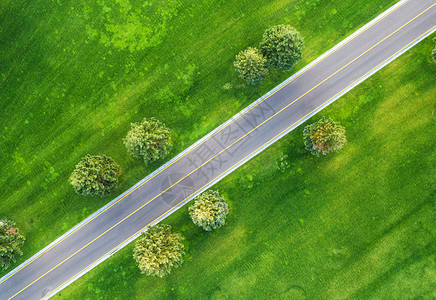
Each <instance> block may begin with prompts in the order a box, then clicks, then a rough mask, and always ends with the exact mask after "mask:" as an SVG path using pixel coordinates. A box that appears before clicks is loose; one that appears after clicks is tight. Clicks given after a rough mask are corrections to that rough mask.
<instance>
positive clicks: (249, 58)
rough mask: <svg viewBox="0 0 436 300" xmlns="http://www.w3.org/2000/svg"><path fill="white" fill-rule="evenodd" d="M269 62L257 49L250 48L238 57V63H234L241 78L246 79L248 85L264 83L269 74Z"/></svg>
mask: <svg viewBox="0 0 436 300" xmlns="http://www.w3.org/2000/svg"><path fill="white" fill-rule="evenodd" d="M266 63H267V60H266V58H265V57H264V56H263V55H262V53H260V52H259V50H258V49H257V48H248V49H246V50H244V51H241V52H239V54H238V55H236V61H235V62H234V63H233V65H234V66H235V69H236V71H238V72H239V77H241V78H242V79H244V80H245V81H246V82H247V83H248V84H253V85H254V84H256V83H262V80H263V79H265V76H266V75H267V74H268V69H267V68H266Z"/></svg>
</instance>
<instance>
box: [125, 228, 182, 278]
mask: <svg viewBox="0 0 436 300" xmlns="http://www.w3.org/2000/svg"><path fill="white" fill-rule="evenodd" d="M182 240H183V237H182V236H181V235H180V234H178V233H172V232H171V226H170V225H164V224H162V225H161V224H159V225H156V226H153V227H149V228H148V230H147V231H146V232H144V233H143V234H142V236H141V237H140V238H139V239H138V241H137V242H136V245H135V248H134V249H133V258H134V259H135V260H136V262H137V263H138V267H139V269H140V270H141V273H143V274H144V273H145V274H147V275H151V276H159V277H164V276H165V275H168V274H170V273H171V270H172V268H176V267H178V266H180V265H181V264H182V263H183V257H182V256H183V254H184V251H183V249H184V245H183V243H182Z"/></svg>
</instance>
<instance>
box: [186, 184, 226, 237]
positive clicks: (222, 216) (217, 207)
mask: <svg viewBox="0 0 436 300" xmlns="http://www.w3.org/2000/svg"><path fill="white" fill-rule="evenodd" d="M228 213H229V206H228V205H227V203H226V201H225V199H224V198H223V197H222V196H220V194H219V192H218V191H212V190H209V191H206V192H204V193H202V194H201V195H199V196H197V197H196V198H195V202H194V204H193V205H191V206H190V207H189V215H190V216H191V219H192V222H194V224H195V225H197V226H200V227H202V228H203V229H204V230H206V231H211V230H213V229H216V228H218V227H221V226H222V225H224V224H225V223H226V217H227V214H228Z"/></svg>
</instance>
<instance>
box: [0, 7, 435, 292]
mask: <svg viewBox="0 0 436 300" xmlns="http://www.w3.org/2000/svg"><path fill="white" fill-rule="evenodd" d="M435 28H436V0H408V1H400V2H399V3H397V4H396V5H395V6H393V7H392V8H390V9H389V10H387V11H386V12H384V13H383V14H382V15H380V16H378V17H377V18H376V19H374V20H373V21H371V22H370V23H368V24H367V25H365V26H364V27H363V28H361V29H359V30H358V31H357V32H355V33H354V34H353V35H351V36H350V37H348V38H347V39H345V40H344V41H343V42H341V43H340V44H338V45H337V46H335V47H334V48H332V49H331V50H330V51H328V52H327V53H325V54H324V55H322V56H321V57H320V58H318V59H317V60H315V61H314V62H312V63H311V64H309V65H308V66H307V67H305V68H304V69H302V70H301V71H299V72H298V73H297V74H295V75H293V76H292V77H290V78H289V79H288V80H286V81H285V82H283V83H282V84H280V85H279V86H277V87H276V88H275V89H273V90H272V91H270V92H269V93H267V94H266V95H264V96H263V97H261V98H260V99H258V100H257V101H256V102H254V103H253V104H252V105H250V106H249V107H247V108H246V109H244V110H243V111H241V112H240V113H238V114H237V115H235V116H234V117H233V118H231V119H230V120H228V121H227V122H226V123H224V124H222V125H221V126H219V127H218V128H217V129H215V130H214V131H212V132H211V133H209V134H208V135H207V136H205V137H204V138H202V139H201V140H199V141H198V142H197V143H195V144H194V145H193V146H191V147H190V148H188V149H186V150H185V151H184V152H182V153H181V154H179V155H178V156H177V157H175V158H174V159H172V160H171V161H169V162H168V163H166V164H165V165H163V166H162V167H161V168H159V169H158V170H156V171H155V172H154V173H152V174H150V175H149V176H147V177H146V178H144V179H143V180H142V181H140V182H139V183H137V184H136V185H135V186H133V187H132V188H131V189H129V190H128V191H126V192H125V193H123V194H122V195H120V196H119V197H118V198H116V199H114V200H113V201H112V202H110V203H109V204H108V205H106V206H105V207H103V208H102V209H100V210H99V211H98V212H96V213H95V214H93V215H91V216H90V217H88V218H87V219H85V220H84V221H83V222H82V223H80V224H78V225H77V226H76V227H74V228H73V229H72V230H70V231H69V232H67V233H66V234H65V235H63V236H62V237H60V238H59V239H57V240H56V241H54V242H53V243H52V244H50V245H49V246H47V247H46V248H45V249H43V250H42V251H41V252H39V253H37V254H35V256H34V257H32V258H31V259H29V260H28V261H27V262H25V263H23V264H22V265H21V266H19V267H17V268H16V269H14V270H12V271H11V272H10V273H9V274H7V275H6V276H4V277H3V278H1V279H0V300H3V299H26V300H28V299H41V298H49V297H50V296H53V295H54V294H55V293H56V292H58V291H60V290H61V289H62V288H64V287H65V286H66V285H68V284H70V283H71V282H73V281H74V280H76V279H77V278H79V277H80V276H81V275H83V274H84V273H86V272H87V271H89V270H90V269H92V268H93V267H95V266H96V265H97V264H99V263H100V262H102V261H104V260H105V259H106V258H107V257H109V256H110V255H112V254H113V253H114V252H116V251H117V250H119V249H120V248H122V247H123V246H125V245H126V244H128V243H129V242H130V241H132V240H133V239H134V238H136V237H137V236H138V235H139V234H140V233H141V231H144V230H145V229H146V228H147V227H148V226H150V225H152V224H155V223H157V222H159V221H160V220H162V219H163V218H165V217H166V216H167V215H169V214H171V213H172V212H174V211H175V210H177V209H178V208H180V207H182V206H183V205H184V204H186V203H187V202H188V201H189V200H190V199H192V198H193V197H194V196H196V195H197V194H198V193H200V192H201V191H203V190H205V189H207V188H208V187H210V186H211V185H213V184H214V183H216V182H217V181H219V180H220V179H221V178H223V177H224V176H226V175H227V174H229V173H230V172H231V171H233V170H234V169H235V168H237V167H238V166H240V165H241V164H243V163H245V162H246V161H248V160H249V159H250V158H252V157H253V156H254V155H256V154H258V153H259V152H261V151H262V150H263V149H265V148H266V147H267V146H269V145H270V144H272V143H273V142H275V141H276V140H278V139H279V138H281V137H282V136H284V135H285V134H286V133H288V132H289V131H291V130H293V129H294V128H296V127H297V126H298V125H299V124H301V123H302V122H304V121H305V120H307V119H308V118H310V117H311V116H313V115H314V114H316V113H317V112H319V111H320V110H322V109H323V108H324V107H325V106H327V105H329V104H330V103H332V102H333V101H335V100H336V99H337V98H339V97H340V96H341V95H343V94H344V93H346V92H347V91H349V90H350V89H351V88H353V87H354V86H355V85H357V84H359V83H360V82H362V81H363V80H365V79H366V78H367V77H368V76H370V75H371V74H373V73H374V72H376V71H377V70H379V69H380V68H382V67H383V66H384V65H386V64H387V63H389V62H390V61H392V60H393V59H395V58H396V57H398V56H399V55H400V54H402V53H404V52H405V51H406V50H407V49H409V48H410V47H412V46H413V45H415V44H416V43H418V42H419V41H420V40H422V39H424V38H425V37H426V36H428V35H429V34H431V33H432V32H434V31H435Z"/></svg>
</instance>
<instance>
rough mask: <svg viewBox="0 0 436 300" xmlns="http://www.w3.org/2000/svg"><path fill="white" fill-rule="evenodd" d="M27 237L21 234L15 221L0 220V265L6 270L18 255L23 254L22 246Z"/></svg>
mask: <svg viewBox="0 0 436 300" xmlns="http://www.w3.org/2000/svg"><path fill="white" fill-rule="evenodd" d="M25 240H26V239H25V238H24V236H22V235H21V234H19V232H18V228H16V227H15V223H14V222H12V221H9V220H1V221H0V266H1V268H2V269H4V270H6V269H7V268H9V266H10V265H11V263H13V262H15V257H16V256H17V255H23V252H22V251H21V247H22V246H23V244H24V241H25Z"/></svg>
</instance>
